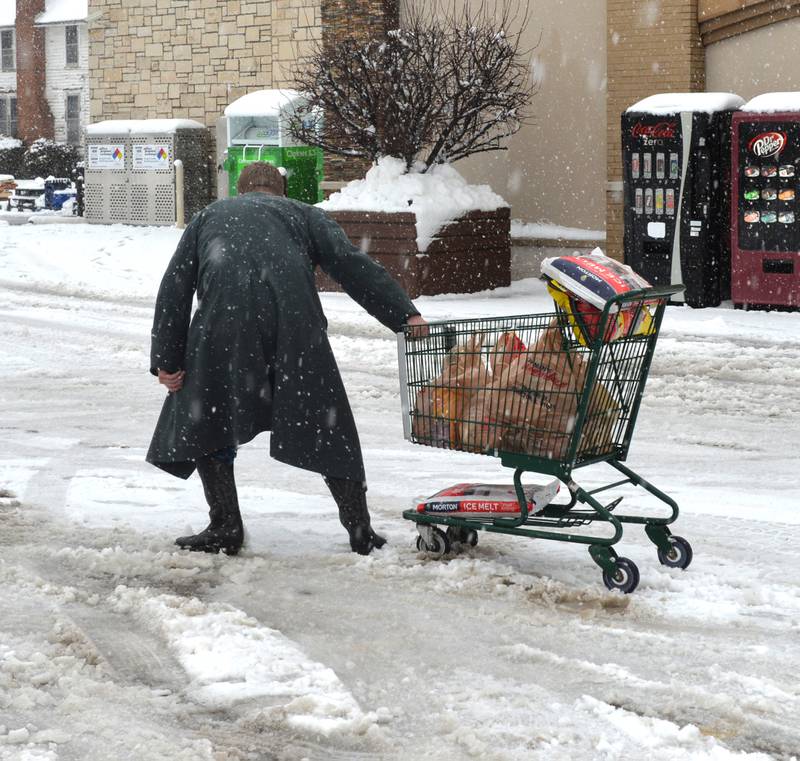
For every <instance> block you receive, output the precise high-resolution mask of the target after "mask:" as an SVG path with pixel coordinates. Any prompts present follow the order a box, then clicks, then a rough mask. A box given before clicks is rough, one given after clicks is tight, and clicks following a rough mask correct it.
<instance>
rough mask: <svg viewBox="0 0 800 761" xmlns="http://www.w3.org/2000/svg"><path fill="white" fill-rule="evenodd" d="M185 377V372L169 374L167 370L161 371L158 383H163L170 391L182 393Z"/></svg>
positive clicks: (179, 371)
mask: <svg viewBox="0 0 800 761" xmlns="http://www.w3.org/2000/svg"><path fill="white" fill-rule="evenodd" d="M185 376H186V371H185V370H178V372H177V373H168V372H166V371H165V370H160V369H159V371H158V382H159V383H163V384H164V385H165V386H166V387H167V390H168V391H180V390H181V389H182V388H183V379H184V377H185Z"/></svg>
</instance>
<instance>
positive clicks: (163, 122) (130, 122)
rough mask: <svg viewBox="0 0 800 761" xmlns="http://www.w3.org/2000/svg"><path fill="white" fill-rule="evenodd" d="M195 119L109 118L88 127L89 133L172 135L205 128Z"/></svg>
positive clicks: (87, 132) (87, 131)
mask: <svg viewBox="0 0 800 761" xmlns="http://www.w3.org/2000/svg"><path fill="white" fill-rule="evenodd" d="M205 128H206V127H205V125H204V124H200V122H196V121H194V120H193V119H109V120H107V121H104V122H95V123H94V124H90V125H88V126H87V127H86V134H87V135H150V134H156V133H157V134H159V135H161V134H168V135H172V134H174V133H175V132H176V131H177V130H179V129H205Z"/></svg>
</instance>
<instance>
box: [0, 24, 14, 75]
mask: <svg viewBox="0 0 800 761" xmlns="http://www.w3.org/2000/svg"><path fill="white" fill-rule="evenodd" d="M16 68H17V56H16V54H15V53H14V30H13V29H3V30H2V31H0V70H2V71H14V69H16Z"/></svg>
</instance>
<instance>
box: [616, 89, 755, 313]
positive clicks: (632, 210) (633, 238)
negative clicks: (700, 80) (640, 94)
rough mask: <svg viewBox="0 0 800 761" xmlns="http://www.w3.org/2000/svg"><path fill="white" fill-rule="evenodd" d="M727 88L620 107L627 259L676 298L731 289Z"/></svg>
mask: <svg viewBox="0 0 800 761" xmlns="http://www.w3.org/2000/svg"><path fill="white" fill-rule="evenodd" d="M743 103H744V101H743V100H742V98H740V97H739V96H738V95H733V94H731V93H665V94H662V95H653V96H650V97H649V98H645V99H644V100H642V101H639V102H638V103H637V104H635V105H634V106H631V107H630V108H629V109H628V110H627V111H626V112H625V113H624V114H623V115H622V167H623V203H624V220H623V221H624V253H625V263H626V264H628V265H630V266H631V267H632V268H633V269H634V270H635V271H636V272H638V273H639V274H641V275H642V276H643V277H645V278H646V279H647V280H649V281H650V282H651V283H652V284H653V285H670V284H671V283H683V284H684V285H685V286H686V288H685V290H684V291H683V292H682V293H678V294H676V295H675V296H674V297H673V299H672V302H673V303H683V302H685V303H687V304H689V305H690V306H692V307H706V306H716V305H718V304H719V303H720V301H722V300H723V299H727V298H729V296H730V226H729V219H730V166H731V164H730V127H731V116H732V113H733V110H734V109H736V108H739V106H741V105H742V104H743Z"/></svg>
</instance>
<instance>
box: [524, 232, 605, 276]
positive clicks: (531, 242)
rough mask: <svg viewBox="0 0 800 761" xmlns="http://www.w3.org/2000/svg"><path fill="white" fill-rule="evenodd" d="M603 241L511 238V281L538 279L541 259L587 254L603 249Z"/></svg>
mask: <svg viewBox="0 0 800 761" xmlns="http://www.w3.org/2000/svg"><path fill="white" fill-rule="evenodd" d="M605 245H606V242H605V241H604V240H568V239H565V238H512V239H511V279H512V280H523V279H524V278H527V277H539V275H540V274H541V272H540V269H539V268H540V266H541V264H542V260H543V259H547V258H549V257H551V256H569V255H570V254H587V253H589V251H591V250H592V249H594V248H597V247H598V246H599V247H600V248H602V249H605Z"/></svg>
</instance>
